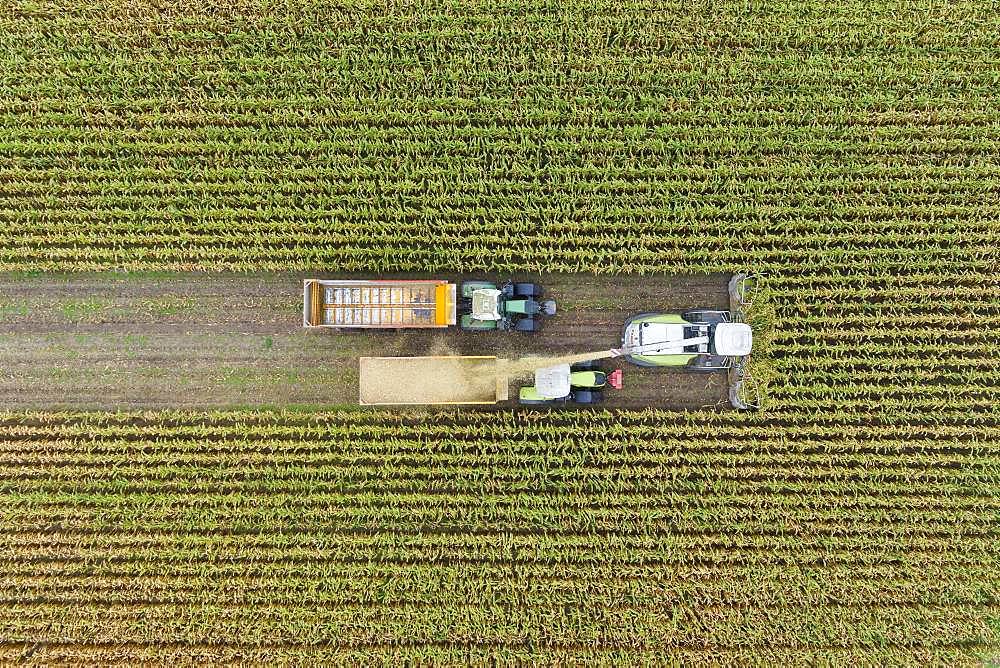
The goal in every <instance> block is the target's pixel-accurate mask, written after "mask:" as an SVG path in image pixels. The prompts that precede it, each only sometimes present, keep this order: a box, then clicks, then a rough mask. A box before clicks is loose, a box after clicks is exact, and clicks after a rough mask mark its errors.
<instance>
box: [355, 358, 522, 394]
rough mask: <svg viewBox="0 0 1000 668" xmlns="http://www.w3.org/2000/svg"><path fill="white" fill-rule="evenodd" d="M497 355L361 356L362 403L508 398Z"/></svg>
mask: <svg viewBox="0 0 1000 668" xmlns="http://www.w3.org/2000/svg"><path fill="white" fill-rule="evenodd" d="M499 362H500V361H499V360H498V359H497V358H496V357H479V356H475V357H362V358H361V362H360V364H361V374H360V379H359V397H358V399H359V402H360V404H361V405H362V406H390V405H406V404H409V405H428V404H495V403H497V402H498V401H504V400H506V399H507V394H508V393H507V385H508V381H507V376H506V374H505V373H503V372H502V371H501V368H500V365H499Z"/></svg>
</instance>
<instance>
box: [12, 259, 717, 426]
mask: <svg viewBox="0 0 1000 668" xmlns="http://www.w3.org/2000/svg"><path fill="white" fill-rule="evenodd" d="M306 277H309V278H317V277H319V278H335V277H336V278H373V277H374V276H362V275H357V274H337V275H330V274H323V273H314V274H303V273H289V274H253V275H247V274H200V273H199V274H195V273H191V274H183V273H176V274H160V273H157V274H113V273H105V274H69V275H62V274H41V275H16V274H3V275H0V401H2V402H3V405H4V407H5V408H7V409H14V410H17V409H22V410H30V409H35V410H45V409H79V410H91V409H95V410H107V409H112V410H114V409H166V408H191V409H195V408H224V407H238V406H283V405H290V404H291V405H295V404H297V405H311V406H320V407H333V406H338V405H356V403H357V377H358V368H357V359H358V357H360V356H364V355H368V356H392V355H427V354H439V355H440V354H464V355H473V354H478V355H496V356H498V357H504V358H508V359H516V358H519V357H522V356H524V355H527V354H533V355H565V354H568V353H577V352H589V351H597V350H602V349H606V348H611V347H616V346H617V345H619V343H620V334H621V327H622V324H623V323H624V321H625V319H626V318H627V317H628V316H630V315H633V314H635V313H639V312H643V311H658V310H681V309H685V308H695V307H709V308H725V307H726V306H727V304H728V297H727V294H726V281H727V277H726V276H723V275H713V276H647V277H638V276H615V277H599V276H592V275H566V274H556V275H551V276H545V277H541V278H534V277H517V278H534V280H535V281H536V282H538V283H540V284H541V285H543V286H544V287H545V289H546V296H548V297H552V298H554V299H556V301H557V302H558V304H559V313H557V315H556V316H555V317H554V318H552V319H550V320H549V321H548V322H547V323H546V326H545V327H544V329H543V330H542V332H540V333H538V334H535V335H522V334H515V333H510V334H507V333H496V332H493V333H466V332H462V331H461V330H459V329H458V328H449V329H448V330H400V331H376V332H366V333H350V334H347V333H336V332H326V331H324V332H306V331H304V330H303V329H302V326H301V308H302V306H301V304H302V297H301V289H302V288H301V286H302V279H303V278H306ZM378 277H379V278H392V277H398V278H413V277H415V276H414V275H407V274H395V275H391V276H387V275H380V276H378ZM422 277H426V275H422ZM435 277H436V278H447V279H450V280H456V281H460V280H463V279H468V278H471V277H473V276H458V275H450V276H449V275H435ZM494 278H495V277H494ZM613 363H614V360H610V361H605V362H604V366H605V367H606V368H612V367H615V368H623V369H624V371H625V389H623V390H622V391H618V392H616V391H614V390H609V391H608V392H607V394H606V396H607V401H606V403H605V406H607V407H623V408H624V407H628V408H641V407H647V406H653V407H662V408H701V407H705V406H712V405H716V404H719V403H723V404H724V403H725V400H726V391H727V385H726V377H725V374H694V373H691V374H688V373H680V372H675V371H665V370H655V369H654V370H650V369H643V368H639V367H635V366H632V365H629V364H627V363H624V362H623V363H619V364H613ZM429 382H430V381H429ZM516 390H517V387H516V386H514V385H512V387H511V396H512V397H515V396H516ZM468 409H469V408H468V407H466V408H464V409H462V410H468Z"/></svg>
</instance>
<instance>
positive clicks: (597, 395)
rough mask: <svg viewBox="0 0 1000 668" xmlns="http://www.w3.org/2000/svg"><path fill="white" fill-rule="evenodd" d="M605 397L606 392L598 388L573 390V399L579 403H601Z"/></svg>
mask: <svg viewBox="0 0 1000 668" xmlns="http://www.w3.org/2000/svg"><path fill="white" fill-rule="evenodd" d="M603 399H604V394H602V393H601V392H599V391H597V390H576V391H574V392H573V401H575V402H576V403H578V404H599V403H601V401H602V400H603Z"/></svg>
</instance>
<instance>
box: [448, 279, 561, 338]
mask: <svg viewBox="0 0 1000 668" xmlns="http://www.w3.org/2000/svg"><path fill="white" fill-rule="evenodd" d="M541 296H542V290H541V288H540V287H539V286H537V285H535V284H534V283H514V282H512V281H508V282H506V283H504V284H502V285H499V286H498V285H496V284H494V283H490V282H488V281H467V282H465V283H463V284H462V288H461V299H460V301H459V309H460V312H461V316H462V317H461V324H462V329H465V330H468V331H486V330H495V329H501V330H504V331H517V332H537V331H539V330H540V329H541V323H542V319H543V318H545V317H548V316H552V315H555V313H556V303H555V302H554V301H553V300H551V299H550V300H547V301H541Z"/></svg>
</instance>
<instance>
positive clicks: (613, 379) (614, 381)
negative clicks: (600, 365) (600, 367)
mask: <svg viewBox="0 0 1000 668" xmlns="http://www.w3.org/2000/svg"><path fill="white" fill-rule="evenodd" d="M608 383H610V384H611V387H613V388H615V389H616V390H620V389H622V370H621V369H615V370H614V371H612V372H611V373H609V374H608Z"/></svg>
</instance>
